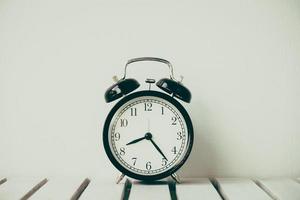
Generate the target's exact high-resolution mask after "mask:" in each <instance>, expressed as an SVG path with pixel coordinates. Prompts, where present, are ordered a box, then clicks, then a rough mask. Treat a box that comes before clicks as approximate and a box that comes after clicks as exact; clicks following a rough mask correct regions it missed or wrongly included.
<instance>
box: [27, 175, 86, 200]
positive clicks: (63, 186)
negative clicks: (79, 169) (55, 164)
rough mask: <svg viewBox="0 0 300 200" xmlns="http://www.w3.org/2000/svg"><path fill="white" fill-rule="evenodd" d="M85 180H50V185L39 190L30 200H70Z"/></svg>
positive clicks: (54, 178)
mask: <svg viewBox="0 0 300 200" xmlns="http://www.w3.org/2000/svg"><path fill="white" fill-rule="evenodd" d="M82 181H83V178H78V177H75V178H74V177H72V178H58V177H52V178H51V177H50V178H48V183H47V184H46V185H45V186H44V187H42V188H41V189H40V190H38V191H37V192H36V193H35V194H34V195H33V196H32V197H31V198H30V200H34V199H35V200H40V199H43V200H50V199H51V200H53V199H70V198H71V197H72V196H74V194H75V191H76V190H77V189H78V188H79V186H80V184H81V183H82Z"/></svg>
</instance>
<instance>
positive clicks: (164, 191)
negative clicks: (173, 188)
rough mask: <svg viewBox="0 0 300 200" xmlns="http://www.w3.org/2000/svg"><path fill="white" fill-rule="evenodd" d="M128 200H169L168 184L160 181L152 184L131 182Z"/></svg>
mask: <svg viewBox="0 0 300 200" xmlns="http://www.w3.org/2000/svg"><path fill="white" fill-rule="evenodd" d="M129 199H130V200H140V199H143V200H150V199H151V200H154V199H160V200H164V199H167V200H169V199H170V192H169V186H168V183H167V182H165V181H160V182H157V183H153V184H150V183H149V184H147V183H141V182H133V184H132V187H131V191H130V196H129Z"/></svg>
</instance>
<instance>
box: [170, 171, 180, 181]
mask: <svg viewBox="0 0 300 200" xmlns="http://www.w3.org/2000/svg"><path fill="white" fill-rule="evenodd" d="M171 177H172V178H173V179H174V181H175V182H176V183H180V179H179V176H178V175H177V174H176V173H174V174H171Z"/></svg>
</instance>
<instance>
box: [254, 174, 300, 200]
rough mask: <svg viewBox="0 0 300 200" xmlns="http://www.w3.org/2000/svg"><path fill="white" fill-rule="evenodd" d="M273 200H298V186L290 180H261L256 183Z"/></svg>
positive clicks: (299, 190) (299, 186)
mask: <svg viewBox="0 0 300 200" xmlns="http://www.w3.org/2000/svg"><path fill="white" fill-rule="evenodd" d="M257 183H258V184H259V185H260V187H261V188H263V189H264V190H265V191H266V192H268V193H269V194H270V195H271V196H272V197H273V198H274V199H280V200H299V199H300V184H298V183H297V182H296V181H294V180H291V179H287V178H286V179H263V180H258V182H257Z"/></svg>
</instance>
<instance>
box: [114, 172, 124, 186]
mask: <svg viewBox="0 0 300 200" xmlns="http://www.w3.org/2000/svg"><path fill="white" fill-rule="evenodd" d="M124 177H125V174H121V175H120V176H118V177H117V181H116V183H117V184H119V183H120V182H121V181H122V180H123V178H124Z"/></svg>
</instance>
